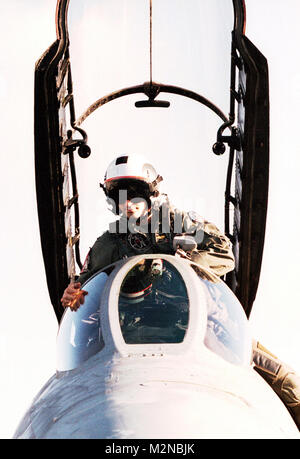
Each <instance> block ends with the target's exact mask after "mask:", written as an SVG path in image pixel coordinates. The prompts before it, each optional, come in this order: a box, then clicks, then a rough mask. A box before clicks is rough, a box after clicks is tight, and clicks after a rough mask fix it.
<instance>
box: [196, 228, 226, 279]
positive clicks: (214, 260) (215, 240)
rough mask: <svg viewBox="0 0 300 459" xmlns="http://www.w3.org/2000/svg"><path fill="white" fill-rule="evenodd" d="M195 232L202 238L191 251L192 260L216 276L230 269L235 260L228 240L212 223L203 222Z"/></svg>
mask: <svg viewBox="0 0 300 459" xmlns="http://www.w3.org/2000/svg"><path fill="white" fill-rule="evenodd" d="M201 231H202V233H201ZM197 233H198V234H199V233H200V234H201V239H202V240H201V242H199V243H198V247H197V249H195V250H193V252H192V261H194V262H195V263H197V264H199V265H201V266H204V267H207V268H209V269H211V270H212V271H213V272H214V273H215V274H217V275H218V276H223V275H224V274H226V273H227V272H229V271H232V270H233V269H234V266H235V262H234V255H233V252H232V248H231V242H230V240H229V239H228V238H227V237H226V236H225V235H224V234H222V233H221V231H219V230H218V228H217V227H216V226H215V225H214V224H213V223H208V222H205V223H203V224H202V225H201V230H200V231H199V230H198V231H197Z"/></svg>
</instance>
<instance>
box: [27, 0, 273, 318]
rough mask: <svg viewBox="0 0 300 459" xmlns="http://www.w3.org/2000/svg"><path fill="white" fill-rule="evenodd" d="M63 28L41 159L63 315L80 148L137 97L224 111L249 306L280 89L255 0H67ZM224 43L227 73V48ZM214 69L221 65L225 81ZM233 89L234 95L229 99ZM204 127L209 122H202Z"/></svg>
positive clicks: (59, 21)
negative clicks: (274, 96)
mask: <svg viewBox="0 0 300 459" xmlns="http://www.w3.org/2000/svg"><path fill="white" fill-rule="evenodd" d="M225 10H226V14H224V12H225ZM228 18H230V24H229V22H228ZM167 24H171V26H172V27H173V28H172V27H171V29H168V27H166V25H167ZM207 24H209V27H207ZM133 25H134V27H133ZM56 30H57V39H56V41H55V42H54V43H53V44H52V45H51V46H50V47H49V49H48V50H46V51H45V53H44V54H43V56H42V57H41V58H40V59H39V61H38V62H37V64H36V68H35V167H36V190H37V202H38V214H39V223H40V234H41V244H42V250H43V257H44V263H45V269H46V276H47V283H48V288H49V293H50V298H51V302H52V304H53V307H54V310H55V313H56V315H57V318H58V320H60V319H61V316H62V313H63V308H62V306H61V304H60V298H61V296H62V293H63V291H64V289H65V287H66V285H67V283H68V282H69V280H70V279H72V278H73V277H74V275H75V273H76V269H77V268H79V269H81V266H82V261H81V254H80V246H79V241H80V219H79V216H80V213H79V193H78V186H77V175H76V167H75V164H76V162H75V160H74V153H75V151H77V152H78V154H79V155H80V157H82V158H88V159H86V161H87V162H88V161H90V158H91V157H92V156H93V155H95V154H96V152H95V151H94V152H93V155H92V156H90V152H91V148H90V147H92V145H89V144H88V135H87V134H89V129H90V128H91V126H92V120H93V119H95V118H94V117H95V116H96V114H98V113H99V111H100V110H103V108H102V107H104V106H107V104H108V102H112V101H116V100H117V99H119V100H120V99H122V100H127V99H128V100H130V103H131V104H132V107H133V109H134V110H136V109H137V110H143V108H144V107H146V108H147V109H149V108H150V109H153V113H152V112H151V116H153V117H155V116H156V113H157V109H158V108H161V109H163V110H165V113H168V110H169V108H168V107H169V106H170V104H172V103H173V101H174V100H175V99H174V97H178V96H180V97H181V98H182V97H183V98H184V100H189V101H193V102H195V103H197V104H198V106H199V107H202V108H203V109H204V111H205V113H211V114H212V115H213V116H214V117H215V119H216V128H215V130H214V134H213V136H212V137H211V138H210V139H209V142H210V144H211V146H213V151H214V153H215V154H217V155H221V154H223V153H224V152H225V150H226V145H227V146H228V148H227V150H228V168H227V176H226V178H225V180H224V182H226V188H225V214H224V226H225V233H226V234H227V236H228V237H230V239H231V241H232V244H233V249H234V254H235V258H236V268H235V270H234V272H232V273H231V274H230V275H228V276H227V278H226V283H227V284H228V285H229V287H230V288H231V289H232V291H233V292H234V293H235V294H236V295H237V297H238V298H239V300H240V302H241V303H242V305H243V307H244V309H245V311H246V314H247V316H249V314H250V311H251V308H252V304H253V301H254V298H255V295H256V290H257V286H258V281H259V276H260V266H261V260H262V253H263V245H264V234H265V222H266V212H267V197H268V168H269V99H268V92H269V91H268V66H267V61H266V59H265V58H264V56H263V55H262V54H261V53H260V52H259V51H258V49H257V48H256V47H255V46H254V45H253V44H252V43H251V42H250V41H249V39H248V38H247V37H246V36H245V2H244V1H243V0H232V2H231V1H230V0H227V1H226V2H225V1H222V2H219V1H217V2H215V1H212V0H193V1H189V2H185V1H183V0H177V1H176V2H174V1H173V0H164V1H159V0H142V1H141V0H138V1H137V0H135V1H132V0H131V1H126V0H125V1H119V0H109V1H108V0H103V1H91V0H88V1H87V0H85V1H81V2H79V3H78V2H75V1H74V0H58V1H57V9H56ZM178 40H181V41H184V45H185V49H186V52H185V53H184V54H183V55H178V49H179V46H178V45H179V43H178ZM208 43H209V46H208ZM221 44H222V49H221V48H220V46H221ZM224 49H225V51H226V55H227V56H228V68H229V72H228V74H226V76H225V74H224V70H223V69H222V68H221V65H220V59H218V53H223V54H224ZM215 56H216V58H215ZM199 62H200V63H201V67H200V68H201V71H199V70H198V69H199ZM196 64H197V66H198V67H197V71H196ZM71 70H72V72H71ZM169 75H171V76H169ZM212 75H214V77H215V75H220V77H219V80H218V85H213V84H211V78H212ZM93 79H94V83H95V82H96V84H91V81H92V80H93ZM91 88H94V89H91ZM95 88H96V90H95ZM224 93H226V94H228V106H223V103H222V106H221V107H220V104H219V101H220V100H221V97H220V95H222V94H224ZM79 95H80V97H79ZM126 98H127V99H126ZM130 98H131V99H130ZM132 98H133V99H132ZM115 103H116V102H115ZM75 108H76V112H75ZM193 110H194V109H193ZM192 113H193V114H194V112H192ZM224 113H228V115H225V114H224ZM197 122H198V121H197ZM204 124H205V123H204ZM136 129H138V127H137V128H136ZM199 132H201V135H202V136H203V133H206V128H205V125H203V124H201V122H199ZM97 133H100V134H97V135H101V125H100V124H99V123H98V122H97ZM150 135H151V132H150ZM209 135H211V134H209ZM132 138H134V136H132ZM89 139H90V140H91V136H90V134H89ZM164 140H166V139H164ZM165 154H166V155H168V154H170V156H171V152H168V151H166V153H165ZM202 161H203V159H202ZM234 166H235V167H234ZM187 180H188V177H187Z"/></svg>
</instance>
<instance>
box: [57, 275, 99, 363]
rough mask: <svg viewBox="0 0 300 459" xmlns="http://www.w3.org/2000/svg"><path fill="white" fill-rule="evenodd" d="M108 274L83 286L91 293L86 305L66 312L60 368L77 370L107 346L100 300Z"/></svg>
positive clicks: (60, 339)
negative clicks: (103, 333) (103, 334)
mask: <svg viewBox="0 0 300 459" xmlns="http://www.w3.org/2000/svg"><path fill="white" fill-rule="evenodd" d="M107 277H108V276H107V274H106V273H104V272H101V273H99V274H96V275H95V276H94V277H92V278H91V279H90V280H88V281H87V283H86V284H85V285H84V290H86V291H87V292H88V294H87V295H86V296H85V301H84V304H83V305H82V306H81V307H80V308H79V309H78V310H77V311H72V310H71V309H69V308H68V309H67V310H66V312H65V314H64V316H63V318H62V321H61V325H60V328H59V332H58V336H57V369H58V370H59V371H66V370H71V369H73V368H76V367H78V366H79V365H80V364H81V363H83V362H84V361H85V360H87V359H88V358H90V357H91V356H92V355H94V354H96V353H97V352H99V351H100V350H101V349H102V348H103V347H104V341H103V337H102V329H101V324H100V298H101V294H102V291H103V288H104V285H105V283H106V280H107Z"/></svg>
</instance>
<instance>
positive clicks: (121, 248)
mask: <svg viewBox="0 0 300 459" xmlns="http://www.w3.org/2000/svg"><path fill="white" fill-rule="evenodd" d="M161 180H162V177H161V176H160V175H158V174H157V173H156V171H155V169H154V167H153V166H152V165H151V164H150V163H148V162H146V161H145V160H144V159H143V158H142V157H140V156H133V155H132V156H131V155H129V156H125V155H123V156H118V157H117V158H116V159H114V160H113V161H112V162H111V163H110V164H109V166H108V168H107V171H106V173H105V176H104V183H103V184H100V186H101V188H102V189H103V191H104V193H105V195H106V198H107V200H108V203H109V205H110V206H111V210H112V212H113V213H114V214H116V215H118V217H119V218H118V220H117V221H115V222H114V223H113V224H111V225H110V227H109V230H108V231H106V232H105V233H104V234H102V235H101V236H100V237H99V238H98V239H97V240H96V242H95V244H94V245H93V247H92V248H91V249H90V252H89V254H88V256H87V259H86V261H85V264H84V267H83V269H82V272H81V273H80V276H79V278H78V279H77V282H75V283H71V284H70V285H69V286H68V287H67V288H66V290H65V292H64V294H63V296H62V299H61V302H62V305H63V306H64V307H70V308H71V309H74V310H76V309H78V308H79V306H80V305H81V304H83V303H84V296H85V294H86V292H85V291H83V290H81V289H80V287H81V285H82V283H83V282H85V281H86V280H87V279H88V278H89V277H90V276H91V275H92V274H93V273H95V272H96V271H99V270H100V269H102V268H104V267H105V266H108V265H110V264H111V263H114V262H116V261H118V260H120V259H122V258H126V257H130V256H133V255H139V254H144V253H169V254H175V252H176V247H174V245H173V244H174V236H175V235H178V234H189V235H190V237H192V238H193V240H194V241H195V245H194V248H192V250H186V247H185V246H184V245H183V246H182V249H181V254H182V255H183V256H187V257H188V258H189V259H191V260H192V261H194V262H195V263H197V264H199V265H201V266H204V267H207V268H209V269H210V270H212V271H213V272H214V273H215V274H217V275H218V276H223V275H224V274H226V273H227V272H229V271H231V270H233V268H234V256H233V253H232V250H231V243H230V241H229V239H228V238H227V237H226V236H225V235H223V234H222V233H221V232H220V231H219V230H218V228H217V227H216V226H215V225H214V224H213V223H209V222H208V221H206V220H204V219H203V218H201V217H199V216H198V215H197V214H195V213H194V212H189V213H187V212H181V211H179V210H177V209H175V208H173V206H172V205H171V204H170V202H169V200H168V196H167V195H166V194H162V193H160V192H159V182H160V181H161ZM184 249H185V250H184Z"/></svg>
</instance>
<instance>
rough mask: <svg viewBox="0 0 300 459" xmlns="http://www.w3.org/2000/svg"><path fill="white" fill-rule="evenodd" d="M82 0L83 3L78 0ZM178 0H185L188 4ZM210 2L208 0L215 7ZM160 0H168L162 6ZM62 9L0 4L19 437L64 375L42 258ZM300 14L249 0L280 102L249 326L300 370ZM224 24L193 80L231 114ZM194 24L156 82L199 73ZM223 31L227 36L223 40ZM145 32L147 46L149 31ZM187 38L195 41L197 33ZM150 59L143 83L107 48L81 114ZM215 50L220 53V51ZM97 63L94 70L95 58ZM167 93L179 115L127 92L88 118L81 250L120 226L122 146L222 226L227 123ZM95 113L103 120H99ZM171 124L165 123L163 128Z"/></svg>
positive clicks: (8, 408) (5, 392) (10, 424)
mask: <svg viewBox="0 0 300 459" xmlns="http://www.w3.org/2000/svg"><path fill="white" fill-rule="evenodd" d="M132 1H135V0H132ZM70 3H71V4H72V0H71V2H70ZM75 3H76V2H74V4H75ZM104 3H105V2H104ZM111 3H112V2H111ZM119 3H120V2H119ZM121 3H122V2H121ZM123 3H124V2H123ZM174 3H178V0H176V2H174ZM198 3H200V4H201V2H198ZM205 3H207V2H204V3H203V4H205ZM225 3H226V5H225ZM153 4H154V6H155V2H153ZM185 4H186V5H188V6H189V7H190V6H191V5H192V4H193V5H194V4H195V1H194V0H187V1H186V2H185ZM230 4H231V2H230V1H229V2H228V1H225V0H224V1H223V0H214V2H213V8H215V16H214V15H212V16H211V17H210V18H209V19H208V20H207V22H205V21H204V22H203V24H205V23H206V24H209V25H211V24H212V22H211V21H214V19H213V18H214V17H215V19H216V26H217V27H218V25H219V24H220V21H221V23H222V15H220V11H221V12H223V10H224V9H226V8H227V7H228V5H230ZM55 6H56V1H55V0H43V1H40V2H37V1H36V0H35V1H34V0H27V1H26V2H24V1H22V0H11V1H10V2H1V4H0V17H1V29H0V38H1V44H2V46H1V61H0V102H1V115H0V116H1V120H0V126H1V147H2V148H1V163H0V164H1V181H0V188H1V193H0V196H1V239H0V240H1V258H2V260H1V279H2V286H1V299H2V301H1V323H0V365H1V367H0V368H1V380H0V407H1V410H0V413H1V414H0V438H11V436H12V435H13V433H14V431H15V429H16V427H17V425H18V423H19V421H20V419H21V417H22V416H23V414H24V412H25V410H26V409H27V408H28V406H29V405H30V402H31V400H32V398H33V397H34V396H35V395H36V393H37V392H38V391H39V389H40V388H41V387H42V385H43V384H44V383H45V382H46V381H47V379H48V378H49V377H50V376H52V374H53V373H54V372H55V361H56V357H55V351H56V349H55V341H56V334H57V329H58V327H57V322H56V318H55V315H54V312H53V310H52V306H51V304H50V301H49V297H48V292H47V286H46V279H45V274H44V267H43V260H42V256H41V248H40V240H39V229H38V220H37V209H36V196H35V180H34V140H33V133H34V132H33V103H34V98H33V90H34V65H35V62H36V60H37V59H38V58H39V57H40V56H41V54H42V53H43V52H44V51H45V50H46V48H47V47H48V46H49V45H50V44H51V43H52V42H53V41H54V40H55V25H54V17H55ZM106 6H107V4H106ZM175 6H176V5H175ZM225 7H226V8H225ZM227 9H228V8H227ZM125 10H126V9H124V10H123V13H122V14H123V16H122V17H123V26H124V28H125V29H126V25H127V22H126V21H129V25H130V18H129V17H128V16H127V15H126V11H125ZM175 10H176V8H175V7H174V8H173V9H172V14H170V18H173V23H174V24H175V26H176V27H175V30H176V31H177V30H181V26H182V23H183V22H184V18H182V17H180V15H178V16H176V13H175V12H174V11H175ZM187 10H188V8H187ZM211 11H212V12H213V11H214V10H213V9H212V10H211ZM163 13H164V14H165V15H163ZM169 13H170V11H168V10H167V8H165V11H162V19H160V20H157V22H156V24H157V26H156V27H157V30H156V32H155V28H154V32H155V33H157V34H158V33H159V30H160V31H164V27H163V25H164V24H163V21H168V20H169ZM204 13H206V11H204ZM299 13H300V6H299V2H298V1H297V0H287V1H285V2H282V1H280V0H249V1H248V2H247V28H246V34H247V36H248V37H249V38H250V39H251V40H252V41H253V43H254V44H255V45H256V46H257V47H258V48H259V49H260V51H261V52H262V53H263V54H264V55H265V56H266V57H267V59H268V63H269V74H270V108H271V112H270V116H271V139H270V142H271V143H270V156H271V160H270V192H269V212H268V221H267V232H266V243H265V253H264V259H263V266H262V274H261V281H260V286H259V290H258V294H257V299H256V301H255V305H254V308H253V312H252V315H251V320H250V323H251V326H252V328H253V334H254V336H255V337H257V338H258V339H260V340H261V341H262V343H263V344H264V345H265V346H266V347H268V348H269V349H270V350H271V351H272V352H273V353H276V354H277V355H278V356H279V357H280V358H282V359H283V360H285V361H286V362H287V363H289V364H291V365H292V366H294V368H295V369H297V370H298V372H300V357H299V348H300V337H299V320H300V312H299V307H300V295H299V274H300V269H299V259H300V248H299V247H300V245H299V242H298V238H299V224H300V212H299V210H300V209H299V207H300V204H299V192H298V186H299V185H298V184H299V173H300V168H299V166H300V160H299V156H300V140H299V121H298V105H299V100H300V67H299V51H298V44H299V42H300V37H299V34H300V32H299V29H298V22H297V21H298V18H299ZM88 19H90V21H92V18H91V17H89V18H88V17H85V21H84V24H85V26H86V27H87V24H89V23H88V22H87V20H88ZM110 20H111V17H110V16H109V14H107V15H106V16H105V24H106V29H105V30H106V31H107V30H109V28H110ZM230 20H231V16H229V18H228V17H225V16H224V21H225V22H226V21H227V22H226V23H227V24H228V21H229V22H230ZM145 21H147V18H146V19H145ZM96 22H97V21H96ZM135 24H136V27H137V28H138V30H137V33H138V34H141V36H142V32H143V24H147V22H143V21H141V22H136V23H135ZM96 25H97V24H96ZM165 25H166V24H165ZM154 27H155V26H154ZM217 27H216V28H214V29H213V27H212V26H211V27H210V26H209V27H207V29H206V30H205V32H206V33H207V34H209V33H211V35H210V36H209V39H207V41H205V35H203V36H201V39H202V41H201V43H202V45H201V49H200V51H201V52H202V61H201V63H199V66H198V64H197V66H195V69H194V70H193V72H192V73H191V75H190V76H191V78H190V80H189V79H188V83H189V82H190V83H191V86H193V84H194V81H193V78H194V77H195V78H196V77H198V76H200V77H201V78H202V79H201V84H200V87H199V88H198V90H199V92H201V93H202V94H203V95H206V96H207V95H208V98H211V99H212V100H214V101H216V103H217V105H220V107H221V108H222V109H223V111H224V112H225V113H226V114H227V113H228V110H229V107H228V93H226V97H225V98H224V96H223V93H224V89H223V86H224V87H225V88H228V84H227V83H228V78H229V74H228V67H226V65H227V64H226V62H227V63H228V62H229V54H228V52H227V51H228V45H227V44H226V45H224V53H223V54H224V55H223V56H222V53H221V55H220V54H218V55H214V53H215V48H216V46H217V45H218V40H222V32H218V33H217V32H216V31H217ZM211 29H213V32H211ZM93 30H94V29H93ZM186 30H187V29H185V30H183V35H181V37H183V38H182V39H181V40H180V39H178V36H177V35H176V34H174V36H172V40H171V44H170V47H169V48H167V49H166V50H165V54H164V56H168V57H169V58H170V61H169V62H168V61H167V60H166V59H164V60H159V59H158V58H155V56H154V79H155V71H157V69H158V67H159V68H160V70H161V74H160V73H159V72H158V73H159V74H158V78H159V79H160V80H163V79H165V78H168V75H172V78H173V75H176V72H177V75H179V76H178V80H176V78H175V80H174V81H173V80H172V81H171V83H173V84H178V85H180V84H181V80H180V78H181V70H182V69H184V70H185V71H186V75H189V71H188V70H186V68H185V62H186V61H185V60H183V62H181V61H177V58H176V56H177V52H178V53H180V47H183V46H185V49H184V52H183V54H181V55H184V59H190V61H193V62H197V59H196V56H195V55H194V54H193V52H194V51H193V45H194V44H193V35H192V34H189V35H187V34H186V35H187V36H186V37H185V32H186ZM215 32H216V35H217V39H216V41H215V42H214V38H213V36H214V33H215ZM162 33H163V32H162ZM80 37H82V35H80ZM168 37H169V36H168V35H167V34H166V35H165V36H164V35H163V34H162V36H161V37H160V39H159V40H157V42H158V45H160V46H162V48H164V46H165V47H167V44H166V43H167V42H168ZM169 38H170V37H169ZM128 39H129V38H128ZM144 40H145V42H146V40H147V36H145V38H144ZM176 40H178V41H176ZM188 40H191V42H189V43H188ZM141 41H143V40H141ZM172 43H173V45H174V46H173V45H172ZM110 44H111V45H112V46H115V47H117V48H118V47H120V46H121V45H120V43H119V42H118V40H117V39H116V40H115V43H110ZM106 46H108V41H107V42H106ZM122 46H124V47H125V46H126V43H125V44H124V43H122ZM143 46H144V43H138V44H137V49H138V50H139V49H141V50H142V49H143ZM172 49H173V51H172ZM181 51H182V50H181ZM172 53H173V54H172ZM144 55H145V53H144V52H143V53H142V52H141V55H140V57H138V58H137V59H136V61H135V63H136V68H135V67H134V68H133V67H132V65H131V64H130V68H131V72H132V74H133V75H134V76H135V75H136V78H134V79H132V78H131V74H130V72H129V71H128V72H127V70H124V68H125V69H126V68H128V65H126V64H128V62H127V61H126V59H124V60H123V61H122V63H121V64H120V61H118V59H117V61H116V60H115V59H114V56H113V55H111V54H110V53H107V55H106V56H105V58H106V63H107V66H105V69H104V70H103V71H104V73H105V72H107V76H106V75H105V74H104V76H103V86H101V85H100V83H99V86H98V89H99V90H98V91H96V92H93V94H92V95H91V96H90V94H89V93H88V89H89V87H87V88H86V89H84V87H81V88H80V85H79V83H78V86H77V87H76V84H75V82H74V92H75V95H76V97H77V102H78V105H77V107H78V111H77V114H78V115H79V114H80V113H81V112H82V110H83V109H85V108H87V105H89V104H90V103H92V102H94V100H96V99H97V98H98V97H100V96H103V95H105V94H106V93H107V92H110V91H113V90H116V89H120V87H119V83H118V82H117V81H116V82H115V81H114V77H113V76H112V73H110V72H111V71H110V64H111V65H112V68H117V69H118V68H121V69H123V70H122V72H123V73H122V74H121V78H120V82H123V84H122V87H124V86H127V85H128V84H129V85H131V84H132V85H133V84H140V83H143V82H144V81H145V80H146V79H147V78H148V77H147V71H145V68H146V67H147V65H148V64H147V62H148V60H147V58H144V57H143V56H144ZM212 55H213V56H212ZM88 57H90V56H88ZM143 59H144V60H143ZM155 59H157V60H155ZM203 59H204V62H203ZM205 59H212V61H210V60H205ZM87 60H88V59H87ZM87 60H83V62H82V68H81V71H82V73H83V74H84V75H83V82H85V81H88V78H89V76H90V75H91V74H92V76H93V75H96V74H97V64H99V65H100V64H101V62H100V61H98V60H97V58H94V59H93V60H90V61H88V62H87ZM116 62H117V63H116ZM200 64H201V65H200ZM204 64H205V65H204ZM76 65H78V64H76V62H74V75H73V77H74V76H75V74H76ZM92 65H93V66H94V67H91V66H92ZM114 66H115V67H114ZM155 66H156V67H155ZM223 66H224V67H223ZM77 68H79V67H77ZM102 68H103V67H102ZM207 68H208V69H213V72H212V74H210V76H209V77H206V78H205V75H207V74H208V73H207V72H208V70H207ZM222 70H223V73H222ZM101 71H102V70H101ZM126 72H127V73H126ZM79 73H80V70H77V74H78V75H79ZM113 75H115V73H113ZM182 75H183V76H182V78H183V79H184V78H186V76H185V74H182ZM203 75H204V76H203ZM127 76H128V81H127ZM108 82H109V84H111V87H110V86H109V84H108ZM164 82H165V81H164ZM106 85H107V87H106ZM183 85H184V83H183ZM85 86H86V85H85ZM185 86H187V84H185ZM192 89H193V87H192ZM196 89H197V88H196ZM76 90H77V91H78V92H77V93H76ZM85 91H86V92H85ZM93 91H94V87H93ZM137 98H138V97H137ZM141 98H142V97H140V99H141ZM161 98H162V99H169V100H171V101H172V105H174V104H175V108H174V110H173V111H172V110H170V111H169V112H167V111H166V112H164V113H160V112H159V113H158V114H156V113H155V119H154V117H153V112H149V111H147V110H146V111H144V112H140V111H138V110H137V109H135V108H133V102H132V100H131V101H130V104H131V105H130V107H129V105H128V101H127V102H126V101H125V100H124V101H122V102H121V101H120V102H116V103H112V104H111V107H105V108H103V115H102V114H97V115H95V117H94V118H93V119H92V117H91V120H90V121H88V120H87V123H86V126H84V127H86V129H87V130H88V134H89V140H90V146H91V147H92V150H93V153H92V156H91V159H90V160H86V161H87V162H86V163H83V161H84V160H79V161H78V164H80V165H81V167H80V170H81V172H80V174H79V186H80V187H81V188H80V190H79V191H80V192H81V190H82V191H83V198H84V199H83V200H84V202H83V210H82V232H83V240H82V256H84V253H85V251H86V250H87V249H88V246H89V245H91V244H92V243H93V242H94V239H95V238H96V237H97V236H98V235H99V234H100V233H101V231H103V229H104V227H105V225H106V223H107V211H105V210H104V209H105V203H104V199H103V196H102V194H101V192H100V191H99V190H98V182H99V181H100V180H101V179H102V177H103V174H104V170H105V167H106V164H107V161H109V160H111V159H112V158H113V157H114V156H115V155H116V154H119V153H123V152H129V153H130V152H131V151H135V152H137V153H140V152H142V153H143V154H146V155H147V156H148V157H151V158H153V160H154V164H155V166H156V168H157V169H158V172H159V173H161V174H162V175H163V176H164V177H165V181H164V183H165V185H164V190H165V191H168V192H169V191H170V196H171V197H172V196H174V198H175V200H176V201H177V203H178V206H179V207H185V208H186V207H187V203H188V204H189V208H196V210H198V211H200V213H202V214H204V215H205V216H206V217H207V218H209V219H211V220H213V221H214V222H215V223H217V225H218V226H219V227H220V228H221V229H223V227H222V225H223V213H222V212H223V207H222V206H223V196H224V195H223V193H224V183H225V182H224V176H223V175H222V174H221V172H220V171H223V170H224V167H226V164H227V157H226V155H224V157H222V158H217V157H214V156H213V154H212V153H211V150H210V151H208V146H209V148H210V147H211V145H212V144H213V143H214V141H215V133H216V128H217V127H218V126H219V124H220V122H219V120H215V119H213V121H206V116H207V117H208V115H207V111H206V112H203V113H204V114H203V115H202V114H201V115H199V114H198V112H197V110H198V107H197V108H195V105H194V104H195V103H193V102H190V101H188V102H183V101H182V100H180V101H178V102H177V99H176V102H175V98H173V99H170V98H168V97H166V96H165V95H164V96H163V97H161ZM75 103H76V98H75ZM114 104H115V105H114ZM176 104H177V105H176ZM104 110H105V111H104ZM201 113H202V112H201ZM198 116H199V122H200V123H202V124H201V125H200V128H199V125H198V124H197V123H198ZM209 117H211V115H209ZM209 117H208V118H209ZM102 122H103V123H102ZM93 123H97V127H95V125H93ZM145 123H150V127H151V128H150V129H149V130H145ZM162 123H165V124H164V125H163V126H164V128H163V129H162V127H161V126H162ZM103 126H104V127H103ZM154 149H155V151H153V150H154ZM206 149H207V151H206ZM204 150H205V151H204ZM203 151H204V153H203ZM98 153H99V154H100V155H101V161H100V163H99V159H95V158H99V156H97V155H98ZM80 161H81V162H80ZM88 161H90V163H88ZM94 161H95V163H94ZM91 165H92V167H91ZM94 165H95V167H94ZM180 180H182V181H183V183H184V186H185V188H184V191H185V197H183V193H182V190H179V187H178V184H179V183H181V182H180ZM198 185H200V187H201V193H200V194H197V196H195V191H194V190H195V188H194V187H195V186H197V187H198ZM197 189H198V188H197ZM87 196H88V197H89V199H87ZM187 210H189V209H187ZM110 219H111V218H110Z"/></svg>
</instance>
